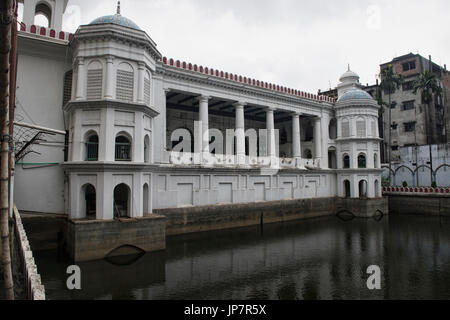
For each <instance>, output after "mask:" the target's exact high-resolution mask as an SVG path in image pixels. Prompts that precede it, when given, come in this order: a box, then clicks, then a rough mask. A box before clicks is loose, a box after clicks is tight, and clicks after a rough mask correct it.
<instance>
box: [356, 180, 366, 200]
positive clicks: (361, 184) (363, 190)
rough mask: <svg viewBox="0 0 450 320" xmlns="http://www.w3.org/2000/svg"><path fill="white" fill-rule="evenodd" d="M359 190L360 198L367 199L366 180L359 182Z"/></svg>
mask: <svg viewBox="0 0 450 320" xmlns="http://www.w3.org/2000/svg"><path fill="white" fill-rule="evenodd" d="M358 188H359V197H360V198H367V181H366V180H361V181H359V183H358Z"/></svg>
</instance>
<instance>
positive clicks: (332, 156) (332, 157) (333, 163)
mask: <svg viewBox="0 0 450 320" xmlns="http://www.w3.org/2000/svg"><path fill="white" fill-rule="evenodd" d="M328 168H329V169H337V159H336V148H334V147H331V148H329V149H328Z"/></svg>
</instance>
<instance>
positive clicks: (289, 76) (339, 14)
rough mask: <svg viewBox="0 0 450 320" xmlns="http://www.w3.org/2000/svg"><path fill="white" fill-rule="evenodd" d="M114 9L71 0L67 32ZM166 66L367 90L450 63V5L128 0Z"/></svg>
mask: <svg viewBox="0 0 450 320" xmlns="http://www.w3.org/2000/svg"><path fill="white" fill-rule="evenodd" d="M115 11H116V1H114V0H97V1H91V0H69V4H68V7H67V11H66V14H65V22H64V28H65V29H66V30H67V31H72V32H73V31H75V30H76V27H77V25H78V24H87V23H89V22H91V21H92V20H93V19H95V18H97V17H99V16H102V15H107V14H114V13H115ZM121 13H122V15H124V16H126V17H128V18H130V19H131V20H133V21H134V22H136V23H137V24H138V25H139V26H140V27H141V29H143V30H144V31H146V32H147V33H148V35H149V36H150V37H151V38H152V39H153V40H154V41H155V42H156V43H157V45H158V49H159V51H160V52H161V53H162V54H163V56H167V57H168V58H170V57H172V58H174V59H179V60H181V61H183V60H184V61H186V62H192V63H193V64H198V65H203V66H208V67H212V68H214V69H219V70H223V71H227V72H231V73H233V74H239V75H243V76H248V77H251V78H255V79H258V80H263V81H267V82H273V83H277V84H280V85H283V86H287V87H292V88H295V89H300V90H304V91H308V92H314V93H315V92H317V90H318V89H322V90H326V89H328V88H329V87H330V84H331V87H335V86H336V85H337V83H338V78H339V76H340V75H341V74H342V73H344V72H345V71H346V69H347V64H348V63H349V64H350V66H351V69H352V70H353V71H355V72H357V73H358V74H359V75H360V77H361V79H360V81H361V82H362V83H363V84H366V83H369V84H373V83H375V79H376V75H377V74H378V73H379V65H380V63H384V62H388V61H390V60H391V59H392V58H393V57H395V56H398V55H403V54H407V53H409V52H413V53H420V54H421V55H422V56H425V57H428V55H430V54H431V55H432V57H433V60H434V61H435V62H436V63H438V64H441V65H443V64H444V63H450V27H449V22H448V21H449V20H448V19H449V18H448V17H449V13H450V1H448V0H430V1H423V0H380V1H367V0H362V1H361V0H339V1H335V0H333V1H331V0H315V1H300V0H122V1H121Z"/></svg>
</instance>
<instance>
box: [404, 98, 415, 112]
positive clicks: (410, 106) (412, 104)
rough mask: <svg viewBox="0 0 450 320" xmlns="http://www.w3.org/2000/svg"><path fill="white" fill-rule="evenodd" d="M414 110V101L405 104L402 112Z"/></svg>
mask: <svg viewBox="0 0 450 320" xmlns="http://www.w3.org/2000/svg"><path fill="white" fill-rule="evenodd" d="M411 109H414V100H411V101H405V102H403V107H402V110H403V111H405V110H411Z"/></svg>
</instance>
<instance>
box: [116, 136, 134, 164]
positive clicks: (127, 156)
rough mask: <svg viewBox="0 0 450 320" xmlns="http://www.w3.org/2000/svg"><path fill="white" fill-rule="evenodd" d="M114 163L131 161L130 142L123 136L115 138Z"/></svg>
mask: <svg viewBox="0 0 450 320" xmlns="http://www.w3.org/2000/svg"><path fill="white" fill-rule="evenodd" d="M115 155H116V157H115V159H116V161H131V141H130V139H129V138H128V137H126V136H124V135H119V136H117V137H116V152H115Z"/></svg>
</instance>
